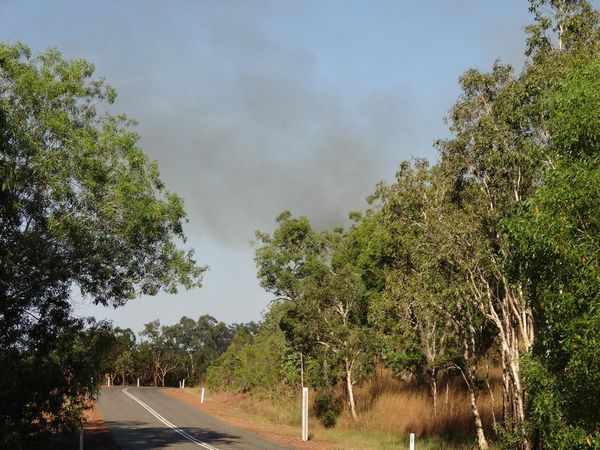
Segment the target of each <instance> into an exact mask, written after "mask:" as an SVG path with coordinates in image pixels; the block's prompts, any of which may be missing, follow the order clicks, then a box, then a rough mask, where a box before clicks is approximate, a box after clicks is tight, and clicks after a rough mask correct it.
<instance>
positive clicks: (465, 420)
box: [340, 372, 501, 437]
mask: <svg viewBox="0 0 600 450" xmlns="http://www.w3.org/2000/svg"><path fill="white" fill-rule="evenodd" d="M492 385H493V390H494V396H495V398H496V399H498V398H501V397H500V395H501V393H500V387H499V386H498V383H496V382H494V383H493V384H492ZM356 399H357V407H358V410H359V421H358V423H357V424H353V423H352V421H351V419H350V417H349V416H348V415H344V416H343V417H342V420H341V421H340V425H341V426H346V427H356V428H359V429H360V430H363V431H382V432H390V433H400V434H408V433H415V435H417V436H452V437H467V436H472V435H473V434H474V432H475V427H474V424H473V417H472V414H471V404H470V397H469V393H468V391H467V390H466V389H465V388H464V387H463V385H462V383H461V380H459V379H457V378H452V379H446V380H441V381H440V383H439V387H438V400H437V414H436V415H434V413H433V401H432V398H431V395H430V394H429V391H428V389H427V387H417V386H415V385H414V383H410V382H407V381H402V380H398V379H396V378H394V377H392V376H391V375H389V374H387V373H385V372H384V373H383V374H379V375H378V376H377V377H375V378H374V379H373V380H371V381H370V382H369V383H367V384H366V385H364V386H362V387H358V388H357V389H356ZM497 403H498V402H497V401H496V411H495V413H496V417H498V416H499V414H500V413H501V410H500V409H498V406H499V405H498V404H497ZM478 407H479V413H480V414H481V417H482V421H483V423H484V426H485V427H486V428H487V429H488V430H491V428H492V401H491V398H490V395H489V393H488V392H487V388H485V389H484V390H482V392H481V393H480V396H479V399H478Z"/></svg>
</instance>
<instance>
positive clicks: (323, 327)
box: [256, 212, 372, 420]
mask: <svg viewBox="0 0 600 450" xmlns="http://www.w3.org/2000/svg"><path fill="white" fill-rule="evenodd" d="M277 222H278V228H277V229H276V230H275V231H274V232H273V235H272V236H271V235H268V234H265V233H258V234H257V236H258V237H259V239H260V240H261V242H262V244H263V245H262V246H261V247H260V248H258V249H257V252H256V255H257V256H256V261H257V265H258V268H259V271H258V276H259V279H260V280H261V284H262V285H263V286H264V287H265V288H267V290H269V291H271V292H273V293H275V294H276V295H278V296H280V297H283V298H285V299H288V300H291V301H292V305H291V307H290V309H289V310H288V311H287V314H286V315H285V316H284V317H282V320H281V326H282V329H283V330H284V331H285V332H286V336H287V338H288V339H289V341H290V343H291V344H292V345H294V346H295V347H296V348H297V349H299V350H300V352H301V355H311V356H312V357H317V356H319V357H322V358H323V361H322V362H323V372H324V373H323V379H324V380H326V381H327V380H328V379H329V373H328V372H329V368H330V367H331V368H333V370H336V368H339V367H340V366H341V371H342V373H343V378H344V383H345V386H346V392H347V394H348V405H349V409H350V413H351V415H352V417H353V419H354V420H357V413H356V402H355V398H354V385H355V384H356V382H357V381H358V379H360V376H361V374H362V373H363V372H364V371H365V370H368V368H369V367H370V365H371V362H372V351H371V347H372V345H371V343H372V339H371V338H370V336H369V334H370V330H369V327H368V323H367V311H368V308H367V302H368V298H367V296H366V289H365V286H364V282H363V279H362V277H361V271H360V268H359V267H358V266H357V265H356V256H357V254H356V251H355V248H353V244H355V242H356V241H355V240H352V239H349V238H348V235H346V234H345V233H343V232H342V231H341V230H335V231H333V232H325V233H316V232H315V231H314V230H313V229H312V227H311V225H310V223H309V221H308V219H306V218H305V217H299V218H294V217H292V216H291V214H290V213H288V212H285V213H283V214H281V215H280V216H279V217H278V218H277ZM319 348H320V349H321V350H323V351H324V352H323V351H320V350H319ZM336 366H337V367H336ZM302 372H303V370H302Z"/></svg>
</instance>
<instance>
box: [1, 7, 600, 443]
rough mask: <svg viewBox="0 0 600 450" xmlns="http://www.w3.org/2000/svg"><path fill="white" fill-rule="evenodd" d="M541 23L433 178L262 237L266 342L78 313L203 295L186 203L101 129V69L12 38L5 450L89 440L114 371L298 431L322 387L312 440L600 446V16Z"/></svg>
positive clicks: (250, 335) (474, 81) (4, 147)
mask: <svg viewBox="0 0 600 450" xmlns="http://www.w3.org/2000/svg"><path fill="white" fill-rule="evenodd" d="M530 10H531V12H532V15H533V19H534V20H533V23H532V24H531V25H528V26H526V27H525V32H526V33H527V45H526V49H525V54H526V64H525V66H524V67H523V68H522V70H520V71H516V70H515V69H514V68H513V67H510V66H509V65H505V64H503V63H501V62H500V61H497V62H496V63H495V64H494V65H493V66H492V67H491V69H490V70H489V71H487V72H486V71H480V70H474V69H469V70H467V71H466V72H465V73H464V74H463V75H462V76H461V77H460V79H459V83H460V87H461V94H460V96H459V98H458V100H457V102H456V103H455V104H454V105H453V106H452V107H451V109H450V111H449V115H448V117H447V122H448V125H449V129H450V132H451V137H450V138H448V139H446V140H441V141H438V142H437V143H436V146H437V148H438V150H439V154H438V158H437V160H436V161H435V162H433V161H426V160H422V159H413V160H411V161H404V162H401V163H400V165H399V168H398V171H397V173H396V178H395V181H394V182H393V183H391V184H379V185H377V186H376V187H375V188H374V192H373V194H372V195H371V196H370V197H369V199H368V204H367V205H366V207H365V209H364V210H363V211H358V212H349V218H350V221H349V225H345V226H344V227H342V226H340V227H339V228H335V229H331V230H318V229H316V228H315V227H314V226H313V225H312V224H311V222H310V219H309V218H307V217H303V216H295V215H293V214H292V213H291V212H289V211H284V212H282V213H281V214H279V215H278V216H277V217H276V218H275V224H274V228H273V230H271V231H269V232H264V231H259V232H257V233H256V242H255V247H256V253H255V261H256V265H257V269H258V274H257V275H258V279H259V281H260V284H261V286H262V287H263V288H264V289H265V290H266V291H267V292H268V293H269V294H270V295H271V296H272V300H273V301H272V303H271V304H270V307H269V308H268V310H267V311H266V312H265V314H264V317H263V320H262V321H261V323H260V324H254V323H250V324H243V325H226V324H224V323H222V322H219V321H217V320H216V319H215V318H213V317H211V316H206V315H205V316H200V317H198V319H191V318H188V317H183V318H182V319H181V321H180V322H179V323H177V324H174V325H161V323H160V322H159V321H158V320H156V321H154V322H150V323H148V324H146V326H145V329H144V330H143V331H142V332H141V333H140V334H139V335H136V334H135V333H134V332H133V331H132V330H129V329H120V328H114V327H113V326H112V325H111V324H108V323H103V322H101V323H96V322H94V321H92V320H87V319H80V318H76V317H73V316H72V314H71V307H70V304H69V298H70V295H71V293H72V290H73V289H79V290H80V291H81V294H82V295H83V296H84V297H86V298H90V299H91V301H94V302H96V303H101V304H105V305H113V306H119V305H122V304H124V303H125V302H126V301H128V300H129V299H132V298H134V297H136V296H138V295H140V294H156V293H157V292H158V291H159V290H160V289H163V290H166V291H168V292H175V291H176V290H177V288H178V287H180V286H183V287H186V288H190V287H197V286H200V282H201V277H202V274H203V271H204V270H205V268H204V267H202V266H199V265H197V264H196V262H195V261H194V259H193V254H192V253H191V251H188V250H182V249H180V248H178V247H177V245H176V243H177V242H182V241H185V236H184V234H183V231H182V223H183V222H184V221H185V217H186V216H185V211H184V209H183V202H182V201H181V199H180V198H179V197H177V196H176V195H175V194H172V193H170V192H168V191H166V190H165V188H164V185H163V184H162V182H161V181H160V178H159V174H158V168H157V166H156V164H155V163H152V162H150V161H149V160H148V158H147V157H146V156H145V154H144V153H143V152H142V150H141V149H139V148H138V146H137V140H138V137H137V135H136V134H135V133H134V132H133V131H131V125H132V122H131V121H130V120H129V119H127V118H126V117H124V116H111V115H107V114H101V113H99V112H98V111H102V110H103V108H105V106H106V103H112V101H113V100H114V97H115V93H114V91H113V90H112V89H111V88H110V87H109V86H107V85H106V84H105V83H104V81H103V80H98V79H94V78H92V76H93V66H92V65H90V64H89V63H87V62H85V61H82V60H75V61H65V60H64V59H63V58H62V56H61V55H60V54H59V53H58V52H57V51H56V50H49V51H47V52H44V53H42V54H40V55H38V56H36V57H32V56H31V54H30V51H29V49H28V48H27V47H26V46H24V45H22V44H16V45H6V44H0V151H1V153H0V155H1V157H0V175H1V179H0V182H1V190H0V220H1V223H2V227H1V228H0V256H1V260H0V270H1V271H0V300H1V304H0V349H1V352H0V379H1V380H2V383H0V447H4V448H15V449H18V448H27V446H28V443H29V442H31V441H32V440H34V439H38V438H39V437H40V436H44V435H48V434H49V433H51V432H54V431H58V430H69V429H75V428H76V427H77V426H79V423H80V420H81V418H82V414H83V411H84V410H85V408H86V407H87V405H89V402H90V401H91V400H93V398H94V396H95V395H96V394H97V390H98V386H99V385H100V384H102V383H105V381H106V376H107V375H108V378H109V379H111V381H112V382H113V383H118V384H134V383H136V382H137V379H140V381H141V383H143V384H144V385H155V386H177V385H179V383H180V382H182V381H183V380H184V379H185V380H186V382H187V384H188V386H189V385H206V386H208V387H209V388H211V389H213V390H221V391H224V392H230V393H233V394H235V395H239V396H240V398H241V399H242V401H241V402H240V405H242V406H240V407H243V408H246V409H247V411H248V412H254V413H257V414H260V415H261V416H262V417H264V418H266V420H270V421H271V422H272V423H276V424H287V425H297V424H298V423H299V420H300V415H299V411H297V410H296V408H295V407H292V406H291V405H295V404H296V403H295V402H296V400H297V397H298V395H299V391H300V389H301V388H302V387H309V388H310V390H311V399H312V401H311V404H312V415H313V416H314V417H315V418H317V419H318V420H319V421H320V423H321V425H320V426H319V427H317V428H316V429H314V431H313V433H314V434H313V437H317V438H318V437H319V436H321V435H322V436H327V435H329V436H332V435H337V436H338V438H339V437H340V435H344V436H347V437H348V439H352V440H353V442H355V443H359V444H356V445H359V446H362V447H373V448H386V447H394V446H400V445H404V444H405V442H406V440H407V434H408V433H411V432H414V433H416V434H417V436H419V438H420V439H421V440H422V442H424V443H426V444H424V445H429V446H430V448H471V447H473V446H477V447H478V448H479V449H482V450H485V449H487V448H490V447H494V448H505V449H522V450H530V449H540V450H541V449H559V450H560V449H565V450H566V449H582V450H583V449H591V448H600V402H599V399H600V370H598V368H599V367H600V339H599V335H600V253H599V252H598V249H599V248H600V202H599V201H598V199H599V198H600V29H599V14H598V11H597V10H595V9H594V8H593V7H592V6H591V4H590V3H589V2H587V1H585V0H531V1H530ZM340 163H343V162H340ZM324 195H326V193H324ZM340 225H343V224H340ZM363 444H364V445H363ZM348 445H350V444H349V443H348ZM352 445H355V444H352ZM420 448H423V447H420Z"/></svg>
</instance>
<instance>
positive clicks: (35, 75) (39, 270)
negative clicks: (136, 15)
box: [0, 44, 204, 439]
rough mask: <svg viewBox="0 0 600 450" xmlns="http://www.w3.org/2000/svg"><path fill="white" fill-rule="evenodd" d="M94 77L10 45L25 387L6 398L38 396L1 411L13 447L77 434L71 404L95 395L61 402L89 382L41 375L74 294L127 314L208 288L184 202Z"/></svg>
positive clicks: (15, 337)
mask: <svg viewBox="0 0 600 450" xmlns="http://www.w3.org/2000/svg"><path fill="white" fill-rule="evenodd" d="M93 72H94V67H93V65H91V64H90V63H88V62H86V61H84V60H79V59H78V60H73V61H67V60H65V59H63V58H62V56H61V55H60V53H59V52H58V51H56V50H48V51H46V52H44V53H41V54H39V55H38V56H36V57H32V56H31V52H30V50H29V49H28V48H27V47H26V46H25V45H22V44H16V45H6V44H0V180H1V186H0V223H1V224H2V226H1V227H0V301H1V303H0V349H1V350H2V351H1V352H0V353H1V355H2V356H1V358H2V361H0V366H2V367H4V368H7V369H6V370H9V373H8V374H7V377H6V378H10V379H12V380H14V383H16V385H11V386H7V385H6V384H2V386H1V387H0V390H2V392H3V394H0V395H5V394H6V395H7V393H6V392H4V391H5V389H11V390H15V391H27V392H32V393H35V396H34V397H33V398H35V401H32V400H31V399H29V398H25V397H23V402H22V403H20V404H18V402H17V403H12V404H11V408H10V409H4V408H3V407H0V429H1V430H2V433H3V434H2V439H4V436H6V434H7V433H9V434H10V433H16V434H19V433H21V432H22V430H24V429H25V428H27V429H30V428H31V427H32V426H34V425H35V424H37V425H39V426H40V427H41V426H43V425H44V423H45V419H44V418H45V417H49V416H50V417H53V418H54V419H53V420H55V422H56V423H59V422H61V420H62V419H64V420H62V422H63V425H68V424H74V423H75V422H74V421H73V420H72V419H73V417H74V416H72V415H69V414H65V412H66V411H67V410H69V408H70V405H73V404H75V403H76V402H75V401H73V400H74V399H73V398H72V397H73V396H76V395H80V396H85V395H90V394H92V393H93V392H94V390H95V387H94V385H93V384H91V383H90V382H89V378H88V382H87V383H83V384H81V385H79V386H78V387H77V388H76V389H73V390H71V391H70V393H69V395H68V396H67V397H66V398H62V399H61V401H54V400H52V401H50V399H52V398H54V396H55V392H56V389H57V388H58V387H59V386H60V383H67V384H68V383H69V382H76V381H77V382H79V381H80V380H79V379H78V378H72V377H70V376H67V375H66V374H67V373H69V372H70V369H69V367H66V366H64V367H63V372H64V374H65V375H64V376H63V378H62V379H60V377H59V378H56V377H46V376H45V375H44V374H43V373H42V372H41V369H42V368H44V367H47V366H46V364H45V363H41V361H46V360H47V359H48V358H49V357H50V356H49V355H50V354H51V353H52V352H51V351H50V349H52V348H56V345H57V344H58V342H57V339H58V337H59V336H61V335H62V333H63V331H64V330H68V329H72V327H77V326H78V325H77V320H76V319H74V318H72V317H70V305H69V295H70V290H71V288H72V287H76V288H78V289H79V290H80V291H81V293H82V294H83V296H85V297H87V298H90V299H91V300H92V301H93V302H96V303H102V304H111V305H115V306H117V305H121V304H123V303H125V302H126V301H127V300H129V299H132V298H134V297H136V296H137V295H139V294H142V293H143V294H155V293H157V292H158V291H159V289H165V290H167V291H169V292H175V291H176V289H177V286H179V285H183V286H185V287H193V286H199V285H200V279H201V275H202V273H203V271H204V268H202V267H199V266H197V265H196V263H195V262H194V260H193V257H192V253H191V252H188V251H183V250H181V249H178V248H177V246H176V243H175V242H176V240H178V239H183V240H184V239H185V236H184V234H183V230H182V223H183V221H184V220H185V212H184V209H183V202H182V200H181V199H180V198H179V197H177V196H176V195H174V194H172V193H169V192H168V191H166V190H165V187H164V185H163V183H162V182H161V180H160V178H159V174H158V168H157V165H156V163H155V162H150V161H149V160H148V158H147V156H146V155H145V154H144V153H143V152H142V150H141V149H140V148H139V147H138V146H137V140H138V136H137V135H136V134H135V133H134V132H132V131H131V127H130V126H131V125H132V123H133V122H132V121H130V120H129V119H127V118H126V117H125V116H111V115H108V114H99V113H97V108H98V107H100V108H102V107H103V104H105V103H112V102H113V101H114V99H115V96H116V94H115V91H114V90H113V89H112V88H111V87H110V86H107V85H106V84H105V83H104V82H103V80H102V79H94V78H93V77H92V76H93ZM64 363H65V362H64V361H62V360H61V359H60V358H59V359H58V360H55V361H54V362H52V364H59V365H60V364H64ZM59 372H60V371H59ZM34 374H38V375H37V376H36V375H34ZM42 379H46V380H52V382H45V381H44V382H42V381H41V380H42ZM69 380H70V381H69ZM53 383H54V384H53ZM2 405H4V403H2ZM26 411H27V412H26Z"/></svg>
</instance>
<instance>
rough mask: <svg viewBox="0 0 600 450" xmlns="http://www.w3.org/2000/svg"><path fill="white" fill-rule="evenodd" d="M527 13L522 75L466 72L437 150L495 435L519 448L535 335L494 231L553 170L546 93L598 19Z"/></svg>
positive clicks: (542, 4) (589, 13) (590, 39)
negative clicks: (464, 215) (498, 384)
mask: <svg viewBox="0 0 600 450" xmlns="http://www.w3.org/2000/svg"><path fill="white" fill-rule="evenodd" d="M530 4H531V10H532V12H533V13H534V15H535V18H536V22H535V23H534V24H533V25H531V26H529V27H527V28H526V29H527V31H528V33H529V38H528V49H527V55H528V57H529V59H528V61H527V64H526V66H525V68H524V70H523V71H522V73H520V74H518V75H515V74H514V73H513V70H512V68H511V67H510V66H508V65H502V64H500V63H496V64H494V66H493V68H492V70H491V71H490V72H489V73H483V72H480V71H478V70H469V71H467V72H465V74H464V75H463V76H462V77H461V78H460V83H461V86H462V90H463V91H462V95H461V97H460V98H459V101H458V102H457V103H456V104H455V105H454V107H453V108H452V110H451V113H450V117H449V122H450V130H451V132H452V133H453V135H454V136H453V138H451V139H448V140H446V141H442V142H440V143H439V148H440V151H441V156H442V162H441V164H442V165H443V168H444V170H445V171H446V172H448V173H450V174H452V173H453V174H454V180H455V188H456V189H455V194H456V196H457V197H458V198H460V199H461V202H462V203H463V205H465V209H471V210H472V214H471V217H472V218H473V219H474V224H475V227H476V231H477V232H476V233H475V234H472V235H471V236H470V237H469V236H468V235H467V234H465V233H462V232H461V230H460V229H458V230H457V239H460V240H463V241H464V242H465V247H464V249H465V252H464V253H463V257H462V258H461V259H460V261H461V265H462V270H463V272H464V273H465V274H466V275H467V280H468V281H469V283H470V286H471V293H472V296H471V298H472V299H474V300H475V302H474V304H475V305H476V306H477V307H478V308H479V310H480V311H481V313H482V314H484V315H485V317H486V318H487V319H488V320H489V321H490V323H491V324H493V325H494V326H495V328H496V330H497V332H498V336H499V343H500V350H501V351H500V354H501V358H502V365H503V372H504V377H503V381H504V390H503V391H504V395H503V405H504V425H505V427H506V428H507V429H508V430H509V431H512V432H514V433H515V434H520V435H521V437H520V442H521V443H520V445H521V446H522V447H523V448H530V447H531V442H530V440H529V439H528V437H527V433H526V430H525V427H524V423H525V418H526V417H525V416H526V411H525V395H524V389H525V386H524V380H523V374H522V368H521V360H522V357H523V356H524V355H529V354H530V353H531V350H532V348H533V345H534V342H535V336H536V326H535V323H534V311H533V310H532V305H531V303H530V302H529V301H528V296H527V295H526V293H525V292H524V286H523V282H522V280H519V279H514V278H511V276H510V274H509V272H508V270H507V266H509V265H510V263H511V261H512V260H513V259H515V258H517V257H518V255H517V254H516V253H515V252H514V248H513V247H511V245H510V236H509V234H508V233H507V232H506V231H505V230H504V229H503V226H502V223H503V221H504V220H505V219H506V218H509V217H512V216H514V215H515V214H517V213H518V212H519V211H520V209H521V208H523V207H524V205H525V204H526V201H527V200H528V199H529V198H531V196H532V195H534V193H535V192H536V190H537V188H538V187H539V186H540V184H542V183H543V182H544V181H543V180H544V175H545V169H546V168H547V167H554V166H555V164H556V161H555V159H554V157H553V155H552V154H551V152H550V147H549V144H550V134H549V130H548V123H547V116H548V108H547V106H548V105H547V104H546V103H545V100H544V99H545V98H546V95H547V93H548V92H550V91H551V90H552V89H553V87H554V86H556V84H557V83H558V82H560V80H561V79H562V78H563V77H564V72H565V67H566V63H567V61H568V60H569V58H570V57H571V56H570V55H573V54H576V53H578V52H580V51H582V49H584V48H589V47H590V46H592V47H593V46H597V13H596V12H595V11H593V9H592V8H591V7H590V5H589V3H588V2H586V1H548V2H546V1H532V2H531V3H530ZM545 11H549V12H550V15H545ZM553 33H556V34H554V35H553ZM481 242H484V243H485V245H484V246H481V245H480V244H481ZM474 249H478V250H477V251H474Z"/></svg>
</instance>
